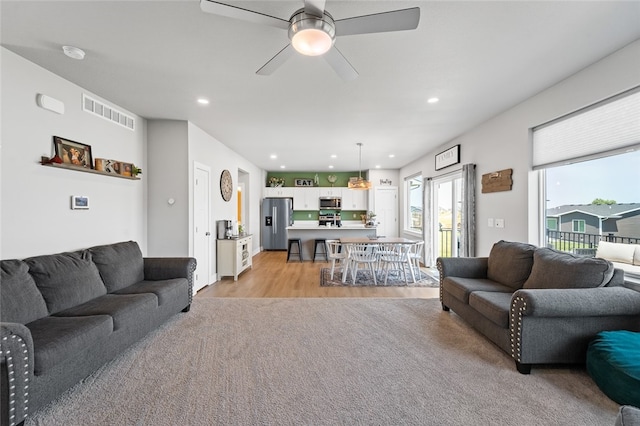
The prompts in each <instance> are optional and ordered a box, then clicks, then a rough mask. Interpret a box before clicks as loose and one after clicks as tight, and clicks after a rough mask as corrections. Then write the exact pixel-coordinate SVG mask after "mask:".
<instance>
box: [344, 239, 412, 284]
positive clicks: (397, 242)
mask: <svg viewBox="0 0 640 426" xmlns="http://www.w3.org/2000/svg"><path fill="white" fill-rule="evenodd" d="M418 242H419V241H418V240H412V239H409V238H404V237H375V238H371V237H345V238H340V243H341V244H343V245H354V244H358V245H360V244H364V245H371V246H378V245H380V244H394V245H401V246H406V245H413V244H416V243H418ZM347 253H349V252H348V251H347ZM349 264H350V260H349V258H347V260H346V264H345V266H344V269H343V272H342V282H343V283H344V282H346V278H347V272H348V270H349ZM352 267H353V266H352ZM356 267H357V266H356ZM409 267H410V268H411V266H409ZM411 275H412V277H413V282H415V276H414V275H413V271H411ZM354 279H355V278H354Z"/></svg>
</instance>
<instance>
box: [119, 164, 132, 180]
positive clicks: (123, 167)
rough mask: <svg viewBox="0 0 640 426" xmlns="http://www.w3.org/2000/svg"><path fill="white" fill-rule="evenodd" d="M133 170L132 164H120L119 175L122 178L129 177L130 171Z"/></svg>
mask: <svg viewBox="0 0 640 426" xmlns="http://www.w3.org/2000/svg"><path fill="white" fill-rule="evenodd" d="M132 168H133V164H132V163H120V174H121V175H122V176H129V177H131V169H132Z"/></svg>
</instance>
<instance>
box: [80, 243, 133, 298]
mask: <svg viewBox="0 0 640 426" xmlns="http://www.w3.org/2000/svg"><path fill="white" fill-rule="evenodd" d="M89 251H91V254H92V255H93V261H94V262H95V264H96V265H97V266H98V270H99V271H100V276H101V277H102V280H103V281H104V285H105V286H107V290H108V291H109V293H113V292H114V291H118V290H121V289H123V288H125V287H129V286H130V285H133V284H136V283H139V282H140V281H142V280H144V260H143V259H142V252H141V251H140V247H139V246H138V243H136V242H135V241H125V242H121V243H116V244H108V245H104V246H97V247H92V248H90V249H89Z"/></svg>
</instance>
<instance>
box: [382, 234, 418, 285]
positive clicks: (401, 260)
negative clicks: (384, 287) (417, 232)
mask: <svg viewBox="0 0 640 426" xmlns="http://www.w3.org/2000/svg"><path fill="white" fill-rule="evenodd" d="M410 251H411V246H410V245H408V244H397V245H395V250H394V251H393V252H388V253H386V254H384V255H382V256H380V261H381V263H382V265H383V267H382V269H383V271H384V283H385V284H386V283H387V280H388V278H389V269H392V270H395V271H399V272H402V276H403V277H404V282H405V283H408V282H409V279H408V275H407V270H409V272H410V273H411V279H412V280H413V282H414V283H415V282H416V276H415V274H414V273H413V267H412V263H411V258H410V257H409V252H410Z"/></svg>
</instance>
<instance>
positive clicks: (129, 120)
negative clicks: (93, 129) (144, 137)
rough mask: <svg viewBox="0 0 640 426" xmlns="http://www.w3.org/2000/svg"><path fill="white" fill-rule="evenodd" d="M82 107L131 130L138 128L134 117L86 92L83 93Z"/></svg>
mask: <svg viewBox="0 0 640 426" xmlns="http://www.w3.org/2000/svg"><path fill="white" fill-rule="evenodd" d="M82 109H84V110H85V111H87V112H90V113H91V114H94V115H97V116H98V117H102V118H104V119H105V120H109V121H111V122H112V123H116V124H119V125H120V126H122V127H126V128H127V129H129V130H135V129H136V126H135V124H136V122H135V120H134V119H133V117H130V116H128V115H127V114H125V113H123V112H122V111H118V110H117V109H115V108H112V107H110V106H109V105H106V104H104V103H103V102H100V101H98V100H96V99H93V98H92V97H89V96H87V95H85V94H84V93H83V94H82Z"/></svg>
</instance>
